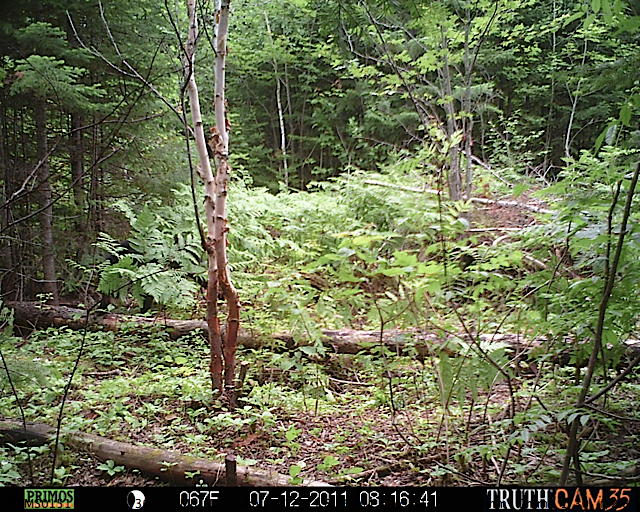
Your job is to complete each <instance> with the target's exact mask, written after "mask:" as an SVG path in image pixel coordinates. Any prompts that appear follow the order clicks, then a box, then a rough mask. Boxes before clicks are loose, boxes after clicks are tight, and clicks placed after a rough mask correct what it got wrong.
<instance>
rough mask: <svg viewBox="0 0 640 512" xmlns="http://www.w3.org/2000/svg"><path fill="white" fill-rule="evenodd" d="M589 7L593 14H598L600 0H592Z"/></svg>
mask: <svg viewBox="0 0 640 512" xmlns="http://www.w3.org/2000/svg"><path fill="white" fill-rule="evenodd" d="M591 9H593V13H594V14H598V13H599V12H600V0H592V1H591Z"/></svg>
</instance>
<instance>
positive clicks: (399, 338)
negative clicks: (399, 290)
mask: <svg viewBox="0 0 640 512" xmlns="http://www.w3.org/2000/svg"><path fill="white" fill-rule="evenodd" d="M6 305H7V306H8V307H10V308H13V310H14V325H15V326H16V327H17V328H18V329H19V328H27V329H36V328H37V329H44V328H47V327H68V328H70V329H75V330H77V329H83V328H84V326H85V322H86V325H87V328H88V329H90V330H100V329H102V330H106V331H118V330H119V329H120V328H121V327H122V326H123V324H130V323H134V324H136V325H139V326H140V327H152V326H155V327H158V328H162V329H165V330H166V331H167V332H168V333H169V336H170V337H171V339H178V338H180V337H182V336H185V335H186V334H189V333H192V332H194V331H197V330H200V331H202V333H203V335H204V336H205V337H207V336H208V329H207V323H206V322H205V321H203V320H173V319H170V318H148V317H141V316H129V315H116V314H114V313H108V314H95V313H92V314H90V315H89V317H88V318H87V315H86V311H85V310H83V309H77V308H71V307H68V306H50V305H42V304H40V303H35V302H8V303H6ZM478 338H479V339H480V340H482V341H490V342H494V343H498V342H499V343H504V344H505V345H508V346H509V347H510V349H511V350H513V351H514V352H515V353H516V356H521V355H523V354H525V353H526V352H528V351H529V350H531V349H532V348H536V347H540V346H541V345H542V344H543V343H544V341H545V340H544V339H543V338H540V339H534V340H528V339H524V338H523V337H522V336H519V335H517V334H480V335H478ZM456 339H458V340H459V339H462V340H465V341H466V342H467V343H468V342H469V340H468V339H467V336H465V335H461V336H453V335H446V336H439V335H436V334H432V333H424V332H418V331H417V330H405V331H400V330H396V329H393V330H386V331H384V333H383V334H382V343H383V345H384V346H385V347H386V348H388V349H389V350H391V351H393V352H396V353H397V354H406V353H412V354H414V355H415V356H416V357H417V358H418V359H420V360H423V359H424V358H426V357H430V356H431V355H432V354H433V353H438V352H441V351H443V352H445V353H447V354H448V355H450V356H454V355H456V350H454V348H455V347H452V346H451V343H455V340H456ZM272 340H276V341H280V342H281V343H283V344H284V346H285V348H286V349H287V350H291V349H294V348H296V347H298V346H303V345H305V343H306V344H308V341H307V342H305V341H304V340H302V341H299V340H296V339H295V338H294V337H293V336H292V335H291V334H290V333H288V332H281V333H276V334H273V335H271V336H270V337H265V336H259V335H256V333H254V332H253V331H251V330H249V329H242V328H241V329H240V330H239V332H238V342H239V344H240V345H242V346H243V347H245V348H255V349H257V348H261V347H263V346H267V345H268V344H270V343H271V342H272ZM321 340H322V343H323V345H324V346H325V347H326V348H327V349H328V350H329V351H330V352H334V353H337V354H357V353H358V352H361V351H363V350H369V349H371V348H375V347H379V346H380V341H381V335H380V332H379V331H363V330H356V329H341V330H325V331H322V338H321ZM625 343H626V345H627V348H628V351H629V355H630V357H635V356H636V355H637V354H640V342H639V341H638V340H627V341H626V342H625ZM553 362H558V363H559V364H561V365H564V364H566V363H567V362H568V356H567V361H565V362H564V363H563V362H561V360H560V356H558V358H557V360H555V359H554V360H553Z"/></svg>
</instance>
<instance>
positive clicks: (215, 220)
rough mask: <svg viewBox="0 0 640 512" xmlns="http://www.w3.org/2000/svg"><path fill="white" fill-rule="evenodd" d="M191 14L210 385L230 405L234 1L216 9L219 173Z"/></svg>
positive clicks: (189, 58)
mask: <svg viewBox="0 0 640 512" xmlns="http://www.w3.org/2000/svg"><path fill="white" fill-rule="evenodd" d="M187 9H188V14H189V36H188V39H187V45H186V58H185V62H184V72H185V79H186V81H187V92H188V95H189V103H190V105H191V118H192V122H193V132H194V136H195V141H196V147H197V150H198V157H199V161H200V176H201V177H202V180H203V181H204V186H205V214H206V220H207V239H206V241H205V244H204V245H205V249H206V251H207V254H208V260H209V270H208V284H207V327H208V329H209V345H210V353H211V360H210V368H211V384H212V387H213V389H214V391H216V390H217V391H219V392H220V393H224V394H225V395H226V396H227V397H228V398H229V400H230V402H231V404H232V405H234V402H235V368H236V351H237V348H238V327H239V322H240V314H239V300H238V292H237V291H236V289H235V288H234V287H233V284H232V283H231V277H230V275H229V267H228V264H227V251H226V246H227V231H228V230H229V227H228V225H227V211H226V199H227V194H228V189H229V173H230V167H229V135H228V130H227V119H226V102H225V95H224V71H225V60H226V54H227V42H226V41H227V33H228V28H229V0H223V1H222V3H221V6H220V8H219V9H218V11H217V12H216V20H217V27H216V28H217V30H216V48H215V51H216V64H215V77H216V78H215V113H216V125H215V127H213V128H212V129H211V140H210V141H209V144H210V146H211V149H212V150H213V151H214V156H215V160H216V176H215V177H214V175H213V171H212V168H211V163H210V161H209V156H208V152H207V146H206V144H207V143H206V139H205V134H204V128H203V124H202V114H201V111H200V99H199V96H198V87H197V84H196V79H195V72H194V71H195V69H194V65H195V50H196V45H197V41H198V20H197V14H196V0H187ZM218 292H221V293H222V295H223V297H224V298H225V300H226V301H227V308H228V316H227V329H226V336H225V340H224V343H223V339H222V330H221V328H220V318H219V317H218V295H219V293H218Z"/></svg>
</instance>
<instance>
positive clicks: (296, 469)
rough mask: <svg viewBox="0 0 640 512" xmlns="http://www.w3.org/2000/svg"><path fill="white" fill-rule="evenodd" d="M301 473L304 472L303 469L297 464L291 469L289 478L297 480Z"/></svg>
mask: <svg viewBox="0 0 640 512" xmlns="http://www.w3.org/2000/svg"><path fill="white" fill-rule="evenodd" d="M301 471H302V468H301V467H300V466H298V465H297V464H293V465H292V466H291V467H290V468H289V476H291V477H292V478H295V477H296V476H298V475H299V474H300V472H301Z"/></svg>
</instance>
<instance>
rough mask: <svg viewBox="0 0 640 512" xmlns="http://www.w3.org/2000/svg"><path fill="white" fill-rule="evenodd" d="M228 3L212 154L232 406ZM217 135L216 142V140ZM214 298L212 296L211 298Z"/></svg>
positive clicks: (234, 303)
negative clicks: (226, 96) (228, 259)
mask: <svg viewBox="0 0 640 512" xmlns="http://www.w3.org/2000/svg"><path fill="white" fill-rule="evenodd" d="M229 3H230V0H222V2H221V5H220V10H219V11H218V12H217V13H216V19H217V20H218V33H217V36H216V67H215V77H216V82H215V103H214V106H215V112H216V127H215V132H214V134H213V135H214V137H213V142H214V144H213V146H214V148H213V149H214V155H215V159H216V204H215V212H214V215H215V232H214V235H215V236H214V248H215V254H216V260H217V270H218V284H219V286H220V291H221V292H222V295H223V297H224V299H225V300H226V302H227V309H228V314H227V329H226V336H225V342H224V364H225V369H224V384H225V393H226V395H227V397H228V398H229V399H230V400H231V405H235V373H236V351H237V350H238V328H239V327H240V301H239V298H238V292H237V290H236V289H235V287H234V286H233V284H232V283H231V276H230V274H229V265H228V262H227V232H228V231H229V225H228V222H227V195H228V192H229V175H230V172H231V167H230V166H229V132H228V126H229V123H228V121H227V101H226V99H225V66H226V58H227V34H228V32H229ZM216 134H217V136H218V140H215V135H216ZM216 298H217V295H216V297H214V299H216Z"/></svg>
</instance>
